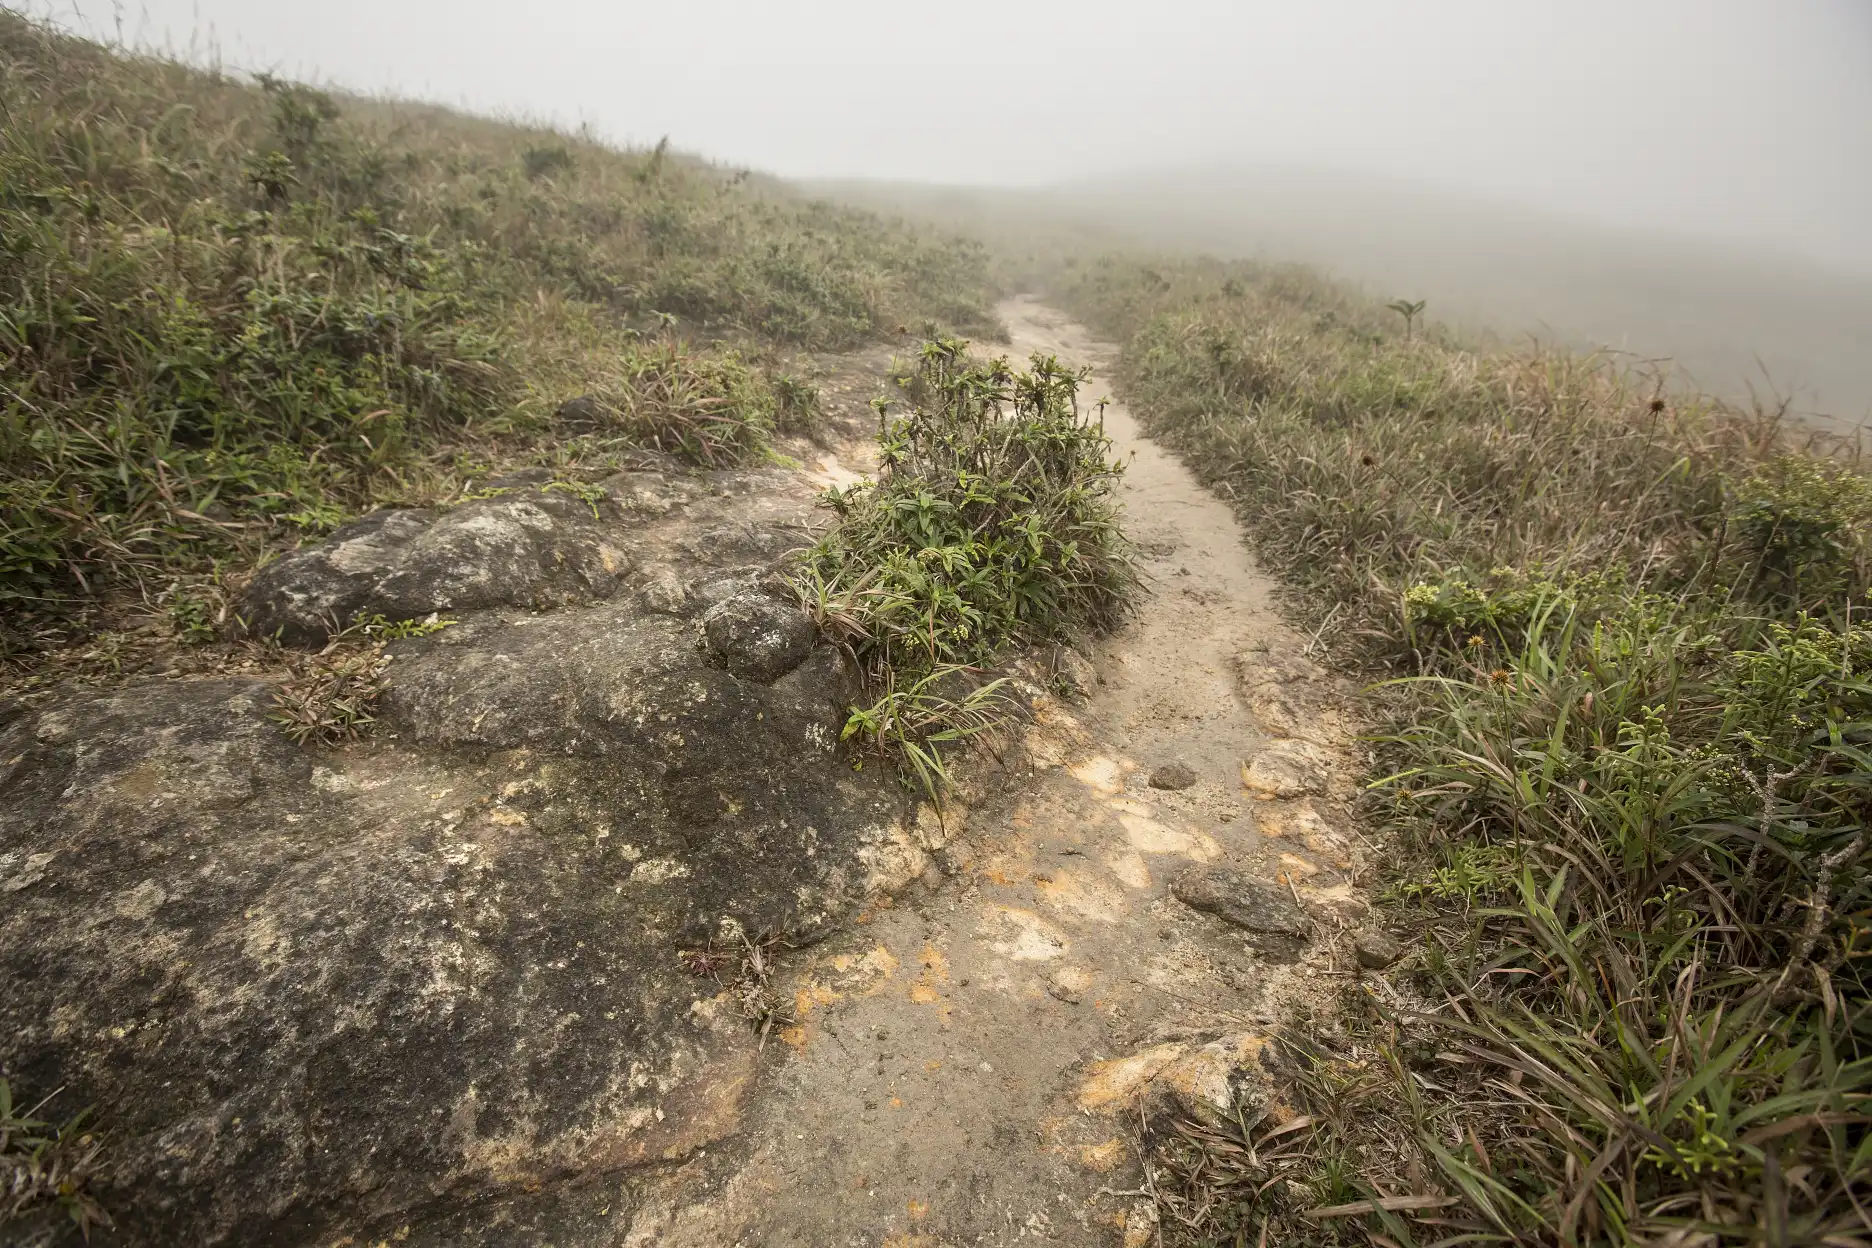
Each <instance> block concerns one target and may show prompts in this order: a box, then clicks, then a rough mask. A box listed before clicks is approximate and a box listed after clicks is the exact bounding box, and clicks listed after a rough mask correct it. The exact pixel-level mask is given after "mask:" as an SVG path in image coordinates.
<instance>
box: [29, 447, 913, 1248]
mask: <svg viewBox="0 0 1872 1248" xmlns="http://www.w3.org/2000/svg"><path fill="white" fill-rule="evenodd" d="M789 482H790V483H791V484H786V483H789ZM723 496H725V498H724V497H723ZM809 508H810V490H809V489H808V488H807V487H806V485H805V483H804V482H801V481H800V480H799V479H798V478H797V477H788V476H785V475H784V474H779V473H773V472H769V473H766V474H750V475H743V476H735V477H726V476H714V477H704V476H697V477H693V478H687V479H677V480H672V479H669V478H664V477H661V476H658V475H656V474H625V475H623V476H621V477H619V478H614V479H613V480H612V481H610V482H607V483H605V487H604V495H603V497H602V498H592V497H588V496H583V495H579V494H574V493H570V492H559V491H554V490H550V489H541V488H539V483H525V482H522V483H520V484H518V485H517V486H516V487H515V488H513V489H512V491H511V492H509V493H506V494H500V495H496V496H494V497H490V498H486V499H483V500H479V501H477V502H473V503H469V504H467V505H465V506H463V507H460V508H458V509H455V510H453V511H449V512H446V513H442V514H435V513H428V512H413V511H403V512H384V513H378V514H377V515H375V516H371V517H367V518H365V519H364V520H362V521H359V522H358V523H357V524H355V525H352V526H350V527H349V528H348V529H345V530H341V531H340V532H339V533H337V534H335V535H334V536H333V538H332V539H331V540H330V541H328V542H327V543H325V544H324V545H322V546H319V547H315V548H312V549H310V550H307V551H305V552H302V553H301V554H298V555H293V556H290V557H288V558H286V559H283V560H281V561H279V562H278V563H276V564H274V565H273V566H272V567H271V568H269V569H267V570H266V571H265V572H264V573H263V574H262V575H261V576H260V577H258V578H257V579H256V580H255V582H254V584H253V587H252V589H251V590H250V592H249V594H248V598H247V602H246V606H247V609H248V611H249V615H248V623H249V625H250V627H252V628H255V629H257V630H259V631H274V630H278V631H280V632H281V633H283V635H285V636H286V637H287V638H288V639H289V640H303V641H305V642H307V643H315V642H322V640H323V639H324V638H325V637H326V636H327V635H328V633H329V631H330V628H329V622H330V621H332V620H334V619H336V620H342V619H344V618H346V617H347V616H348V615H350V614H352V613H355V612H357V611H369V612H379V613H382V614H384V615H386V616H389V617H391V618H393V619H394V618H402V617H408V616H414V615H420V614H426V613H427V612H430V611H447V612H449V613H450V614H451V615H453V616H457V617H458V622H457V623H455V624H454V625H452V626H451V627H448V628H445V629H443V630H442V631H440V632H436V633H433V634H431V635H429V636H426V637H422V638H417V639H410V640H404V641H399V642H396V643H394V644H393V645H392V646H391V647H390V650H391V653H392V655H393V659H392V662H391V664H390V667H389V671H390V687H389V690H388V692H387V694H386V695H385V697H384V700H383V704H382V706H381V708H380V711H379V721H378V723H377V725H376V726H375V729H374V731H373V732H372V733H371V734H370V735H369V736H367V737H366V738H365V740H364V741H363V742H361V743H358V744H355V745H351V746H347V747H343V748H326V747H318V746H300V745H296V744H294V743H293V741H292V740H291V739H289V738H288V737H287V736H286V735H285V734H284V733H283V731H282V730H281V728H280V726H279V725H278V724H277V723H276V722H274V720H273V719H272V718H271V717H270V712H271V710H272V707H273V699H274V696H275V693H276V692H277V685H276V684H275V683H274V682H270V681H266V680H255V679H236V678H205V679H187V680H160V679H158V680H144V681H141V682H139V683H133V684H130V685H128V686H125V687H122V688H119V689H115V690H111V691H107V692H102V693H92V694H88V695H82V696H74V697H71V698H69V699H67V700H66V701H63V702H60V703H55V704H52V705H49V706H46V707H43V708H41V709H38V710H36V711H33V712H31V713H25V712H17V711H16V713H15V714H14V716H13V718H12V719H11V721H10V722H5V723H4V724H3V725H0V891H3V892H4V900H5V903H6V904H5V905H4V907H0V978H3V979H4V982H5V983H6V984H7V985H8V988H7V991H6V992H5V993H3V994H0V1073H3V1074H5V1075H6V1076H7V1077H9V1078H10V1079H12V1080H13V1081H14V1083H15V1086H16V1087H19V1088H21V1089H38V1090H41V1091H49V1090H51V1089H55V1088H63V1089H65V1091H64V1093H63V1094H62V1096H61V1098H60V1104H64V1105H71V1106H73V1107H76V1106H80V1105H86V1104H89V1105H93V1106H95V1107H97V1114H98V1121H99V1123H100V1124H101V1125H102V1126H104V1127H105V1128H106V1129H107V1130H108V1132H109V1140H110V1149H109V1157H110V1167H111V1168H110V1171H109V1174H108V1178H107V1180H106V1181H105V1183H104V1184H103V1186H102V1189H101V1191H100V1192H99V1195H100V1197H101V1198H102V1200H103V1202H104V1204H105V1205H106V1207H107V1208H108V1209H110V1211H111V1212H112V1213H113V1214H114V1215H115V1217H116V1219H117V1222H118V1229H117V1230H116V1231H114V1232H111V1233H108V1234H107V1235H105V1236H102V1237H100V1236H98V1235H96V1234H94V1235H93V1242H110V1243H138V1244H141V1243H156V1244H173V1243H191V1244H194V1243H199V1244H225V1243H240V1244H311V1243H326V1242H338V1241H343V1240H344V1239H345V1237H346V1236H355V1237H357V1238H356V1239H353V1240H351V1241H349V1242H374V1241H375V1240H377V1239H379V1238H384V1237H390V1236H394V1235H396V1234H397V1233H398V1231H399V1230H401V1229H402V1228H406V1227H408V1226H410V1225H412V1224H414V1225H416V1226H417V1227H418V1228H420V1227H422V1226H423V1225H425V1224H427V1223H433V1222H434V1221H435V1220H436V1219H438V1218H444V1217H455V1218H458V1217H460V1216H461V1212H462V1210H463V1209H464V1208H465V1207H470V1206H472V1205H473V1204H474V1203H475V1202H477V1201H480V1200H484V1199H494V1198H498V1197H503V1196H508V1195H512V1194H514V1193H520V1192H534V1191H539V1190H542V1189H545V1188H550V1187H551V1186H552V1185H554V1184H555V1183H557V1182H560V1181H562V1180H576V1181H580V1182H583V1181H588V1180H590V1179H591V1178H593V1177H594V1176H602V1175H605V1174H611V1173H617V1172H619V1171H622V1170H626V1169H628V1168H631V1167H639V1166H644V1165H650V1164H658V1163H663V1162H666V1161H671V1160H678V1159H681V1158H683V1157H686V1156H688V1155H689V1154H691V1153H692V1152H694V1151H695V1150H697V1149H700V1148H703V1147H705V1146H706V1145H707V1144H708V1143H710V1142H711V1141H713V1140H716V1139H719V1138H721V1137H722V1136H723V1135H724V1134H726V1133H728V1132H730V1131H732V1130H734V1129H735V1125H736V1121H737V1115H738V1113H739V1107H740V1103H741V1097H742V1094H743V1092H744V1091H745V1089H746V1088H747V1086H748V1083H749V1080H750V1078H751V1075H752V1072H753V1069H754V1061H755V1055H756V1052H757V1048H758V1043H759V1040H758V1038H757V1036H756V1034H755V1029H754V1026H753V1022H752V1020H751V1019H750V1018H749V1017H748V1014H749V1012H750V1008H749V1007H750V1003H752V1004H753V1005H755V1006H758V1001H759V992H758V989H759V987H760V985H759V984H758V983H742V984H740V985H734V984H731V983H729V982H728V981H729V980H731V979H732V977H733V974H734V972H735V968H737V967H738V966H739V965H740V962H739V957H740V955H741V953H742V952H743V951H744V950H745V948H746V946H745V945H744V944H743V943H742V937H743V936H744V935H745V936H746V937H748V938H751V939H756V940H758V939H760V938H763V937H766V936H770V935H773V934H776V933H783V934H784V938H785V939H786V940H787V941H788V942H790V943H794V944H803V943H807V942H810V941H812V940H814V939H816V938H818V937H819V936H821V935H823V934H825V933H827V932H828V931H830V930H832V929H833V928H834V927H835V926H836V925H837V923H838V922H839V920H840V919H841V918H842V917H843V916H845V915H846V914H848V912H850V911H851V910H852V909H853V908H854V907H855V906H857V905H859V904H860V903H861V902H862V901H863V900H864V899H865V898H866V897H868V896H870V895H873V894H875V893H877V892H879V891H880V890H891V889H894V888H897V887H899V886H901V885H902V884H903V883H905V882H906V881H907V880H909V879H910V878H912V877H914V876H915V875H917V874H918V873H919V872H920V871H922V870H923V869H924V867H925V866H926V865H927V863H928V859H927V857H926V855H925V853H924V850H923V848H922V846H921V845H920V844H919V842H918V840H917V832H916V830H915V822H914V820H913V819H911V818H910V817H909V812H908V811H907V809H906V805H905V801H904V798H903V796H902V793H901V790H900V789H899V788H898V787H897V786H895V785H894V783H892V782H890V781H888V780H886V779H884V778H883V777H881V776H878V775H876V774H875V773H857V772H854V771H853V770H852V769H851V768H850V767H849V765H847V764H845V763H844V762H842V761H841V760H840V759H839V758H838V757H837V756H836V755H835V753H834V744H835V742H836V741H837V739H838V731H839V727H840V709H841V707H842V706H843V705H844V704H845V701H846V699H847V698H848V697H849V695H850V692H851V691H850V690H849V688H848V687H847V684H846V682H847V679H848V678H847V675H846V672H845V670H844V667H843V664H842V662H841V661H840V660H839V658H838V656H837V655H836V653H835V652H832V651H829V650H825V649H814V647H813V641H814V635H813V630H812V628H811V626H810V624H809V623H808V622H807V621H806V618H805V617H804V615H803V614H802V613H801V612H800V609H799V607H798V606H797V604H796V603H794V602H792V601H791V600H789V599H787V598H785V597H782V596H777V595H776V594H775V593H774V592H773V591H772V590H771V589H770V588H768V587H767V585H766V583H765V577H766V573H767V571H768V568H769V566H770V565H771V563H772V560H773V558H774V556H775V555H776V554H777V553H779V552H780V551H782V550H784V549H786V548H787V547H790V546H792V545H795V544H797V542H798V540H799V539H798V533H797V530H796V529H789V528H788V527H787V526H788V525H789V524H795V523H797V521H798V520H799V519H800V518H802V517H803V516H804V515H805V514H807V512H808V510H809ZM731 512H732V515H733V516H734V517H735V519H733V520H732V521H730V520H728V519H726V517H727V516H728V515H729V514H730V513H731ZM567 602H570V603H572V604H573V605H570V606H567V605H564V604H566V603H567ZM549 603H552V604H557V605H558V606H559V609H557V610H554V611H550V612H546V613H543V614H542V613H535V612H533V611H531V610H529V609H527V608H532V607H538V606H542V605H547V604H549ZM685 950H689V951H694V950H702V951H706V952H707V954H708V956H707V957H705V958H703V959H697V958H695V957H690V958H688V959H686V960H685V959H684V958H682V957H679V953H681V952H682V951H685ZM698 969H700V970H703V971H713V972H716V973H717V974H720V975H725V976H726V977H727V978H726V979H724V980H723V981H722V982H721V983H718V982H717V979H716V978H714V977H711V975H709V974H703V975H698V974H696V973H695V972H696V971H697V970H698ZM724 984H727V987H726V988H725V987H724V986H723V985H724ZM729 989H736V990H732V991H731V990H729ZM756 1012H757V1011H756Z"/></svg>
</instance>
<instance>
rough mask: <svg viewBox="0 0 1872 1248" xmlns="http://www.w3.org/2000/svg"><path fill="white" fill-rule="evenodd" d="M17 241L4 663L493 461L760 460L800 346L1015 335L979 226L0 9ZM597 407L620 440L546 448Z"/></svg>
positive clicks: (1, 443) (6, 251)
mask: <svg viewBox="0 0 1872 1248" xmlns="http://www.w3.org/2000/svg"><path fill="white" fill-rule="evenodd" d="M0 240H4V242H3V243H0V516H4V519H3V520H0V609H3V610H4V612H5V614H6V617H7V620H8V627H7V628H6V630H5V634H6V635H5V638H4V641H5V644H6V646H7V647H8V648H9V649H18V648H20V647H22V646H30V645H43V644H47V643H49V642H54V641H56V640H57V639H59V638H60V637H64V636H68V635H70V632H71V625H72V622H73V620H74V618H76V617H79V616H81V615H83V614H84V613H86V612H87V611H88V610H89V609H90V608H92V607H94V606H95V605H96V604H97V603H98V602H99V601H100V600H101V599H110V598H113V597H114V598H116V599H117V600H119V601H121V600H122V599H123V598H124V597H125V596H126V591H127V593H128V596H129V597H131V598H140V599H142V600H144V601H146V602H154V601H156V600H158V599H161V598H162V597H163V596H164V595H165V594H170V593H172V590H171V588H170V587H171V586H172V585H173V584H174V580H175V577H176V576H177V574H178V573H190V574H199V573H203V572H205V571H206V570H207V569H208V568H210V567H211V566H212V565H213V564H214V561H216V560H217V559H223V560H227V559H232V560H233V562H234V565H235V566H241V565H242V564H244V563H246V562H251V560H252V558H253V557H254V556H255V555H256V554H257V553H258V552H259V551H260V550H261V549H262V548H264V547H265V546H266V545H267V544H268V543H270V542H276V541H278V540H280V539H283V538H291V537H294V536H296V535H299V534H318V533H321V532H324V531H327V530H329V529H330V528H331V527H333V526H334V525H335V524H336V523H337V522H339V521H340V520H341V519H343V518H344V517H346V516H347V515H350V514H355V513H356V512H358V511H360V510H363V509H367V508H368V507H369V506H370V505H372V504H374V503H378V502H383V501H428V500H437V499H446V498H449V497H451V496H453V495H454V494H457V493H459V491H460V490H461V488H462V487H463V484H464V483H465V482H467V481H469V480H470V479H471V478H472V477H473V476H474V475H475V473H476V472H477V471H480V470H485V468H486V467H487V466H488V464H489V463H490V462H492V461H495V460H499V459H509V460H510V459H512V458H514V457H516V456H521V455H533V456H536V457H540V456H550V457H554V458H556V459H558V460H559V461H562V462H564V461H568V460H569V461H571V462H579V461H580V460H581V459H582V458H593V457H597V456H601V455H603V454H605V453H607V452H608V451H615V450H616V449H617V448H619V447H621V446H639V445H654V446H657V447H659V448H661V449H665V450H675V451H683V452H687V453H689V454H691V455H692V456H695V457H701V458H710V459H712V458H717V457H719V455H721V454H730V455H731V454H734V453H738V452H741V451H745V450H747V449H749V448H752V447H756V446H758V445H759V443H760V442H761V440H762V434H763V430H766V429H768V428H770V427H771V426H772V424H773V423H774V422H775V421H776V420H784V419H786V418H787V417H788V415H789V414H790V413H792V412H793V411H794V410H795V409H797V408H799V407H800V405H801V404H809V403H810V399H811V395H810V393H809V391H808V389H807V388H805V387H803V386H801V385H800V384H798V382H797V379H795V378H791V377H789V376H787V375H786V374H785V372H784V363H783V359H782V355H781V353H782V352H785V351H790V350H796V349H825V348H840V347H846V346H850V345H854V344H857V343H860V342H863V341H865V340H867V339H871V338H875V337H878V336H881V335H884V334H888V333H894V332H901V330H902V329H903V328H904V327H906V326H908V327H911V328H917V329H927V328H933V327H937V326H940V327H943V328H947V329H955V330H959V331H962V332H969V333H982V332H989V333H992V326H991V324H990V323H989V320H988V317H987V314H986V311H985V302H984V301H985V296H986V281H985V277H984V270H983V264H982V257H981V253H980V251H979V250H978V249H976V248H974V247H972V246H970V245H967V244H964V243H961V242H958V241H957V240H953V239H943V238H938V237H935V236H933V235H931V234H928V233H926V232H923V231H920V230H916V229H912V228H910V227H907V226H904V225H902V224H900V223H893V222H890V221H886V220H885V219H883V218H880V217H877V216H874V215H871V214H867V213H863V212H858V211H853V210H848V209H843V208H838V207H833V206H830V205H828V204H825V203H820V202H814V201H809V200H806V199H803V198H800V197H797V196H795V195H793V194H791V193H789V192H788V191H787V190H786V189H785V188H784V187H781V186H778V185H775V184H771V183H770V182H767V181H764V180H762V179H759V178H755V177H751V176H750V175H747V174H745V173H736V172H732V171H726V170H721V169H717V168H713V167H710V166H706V165H704V164H701V163H699V162H697V161H694V160H691V159H688V158H684V157H681V156H678V155H676V154H674V153H671V152H668V151H666V150H665V149H664V148H663V147H662V146H660V145H659V146H658V147H657V148H656V149H655V150H651V151H628V152H627V151H618V150H613V149H610V148H607V147H605V146H603V145H601V144H599V143H597V142H594V141H590V140H588V139H585V138H578V137H570V136H566V135H563V134H559V133H556V132H552V131H548V130H545V129H539V128H530V127H526V126H518V125H508V124H502V123H497V122H493V121H486V120H480V119H475V118H471V117H465V116H462V115H459V114H455V113H451V112H447V111H445V110H441V109H435V108H427V107H417V106H404V105H396V104H388V103H382V102H373V101H364V100H354V99H341V98H335V97H333V96H330V95H327V94H324V93H321V92H318V91H314V90H311V89H308V88H306V87H303V86H299V85H295V84H291V83H287V82H281V81H277V80H273V79H269V78H265V77H262V78H260V79H258V80H257V81H255V82H246V81H240V80H236V79H234V78H232V77H229V76H227V75H223V74H218V73H207V72H201V71H198V70H195V69H190V68H187V67H183V66H179V65H176V64H173V63H170V62H166V61H161V60H155V59H146V58H140V57H127V56H123V55H119V54H116V53H113V52H111V51H109V50H106V49H104V48H101V47H99V46H97V45H95V44H90V43H87V42H84V41H81V40H76V39H72V38H68V37H65V36H62V35H60V34H58V33H56V32H53V31H50V30H48V29H46V28H44V27H42V26H39V25H35V24H33V23H31V22H29V21H27V20H25V19H23V18H21V17H19V16H17V15H14V14H8V13H0ZM578 395H593V396H595V397H596V399H597V400H598V404H597V408H596V409H595V410H597V411H598V412H599V413H600V414H601V415H602V417H603V419H601V420H599V421H598V422H597V423H598V424H599V425H600V426H601V427H600V428H598V429H597V430H596V431H595V432H594V431H593V430H591V429H589V428H587V429H586V431H585V432H586V435H587V436H584V437H582V438H566V439H557V440H555V442H554V444H553V446H552V447H550V448H548V447H546V446H545V445H544V439H543V438H542V437H541V436H540V435H542V434H543V433H545V432H547V431H548V430H549V429H550V427H551V418H552V415H553V413H554V411H555V410H556V409H557V408H558V407H559V405H560V404H561V402H562V401H564V400H566V399H568V398H571V397H573V396H578ZM590 423H592V422H590V421H589V420H588V421H587V424H588V425H589V424H590Z"/></svg>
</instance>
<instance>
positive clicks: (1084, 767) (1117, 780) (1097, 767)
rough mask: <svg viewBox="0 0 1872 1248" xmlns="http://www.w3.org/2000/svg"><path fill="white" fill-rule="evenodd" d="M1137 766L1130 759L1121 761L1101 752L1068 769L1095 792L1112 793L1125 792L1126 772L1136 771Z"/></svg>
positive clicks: (1074, 777)
mask: <svg viewBox="0 0 1872 1248" xmlns="http://www.w3.org/2000/svg"><path fill="white" fill-rule="evenodd" d="M1127 763H1128V764H1129V765H1128V766H1127V765H1126V764H1127ZM1136 768H1137V764H1136V763H1130V760H1128V759H1127V760H1125V761H1124V762H1120V761H1119V760H1117V759H1112V758H1107V757H1105V756H1104V755H1102V754H1100V755H1096V756H1094V757H1092V758H1088V759H1086V760H1084V761H1083V762H1078V763H1074V764H1073V765H1072V766H1070V767H1068V768H1067V769H1066V771H1067V773H1068V774H1070V775H1071V776H1072V778H1073V779H1075V780H1077V781H1078V782H1079V783H1080V784H1083V785H1085V786H1086V787H1087V788H1088V789H1091V790H1092V791H1093V792H1095V793H1106V794H1110V793H1122V792H1124V783H1125V782H1124V776H1125V772H1127V771H1134V770H1136Z"/></svg>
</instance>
